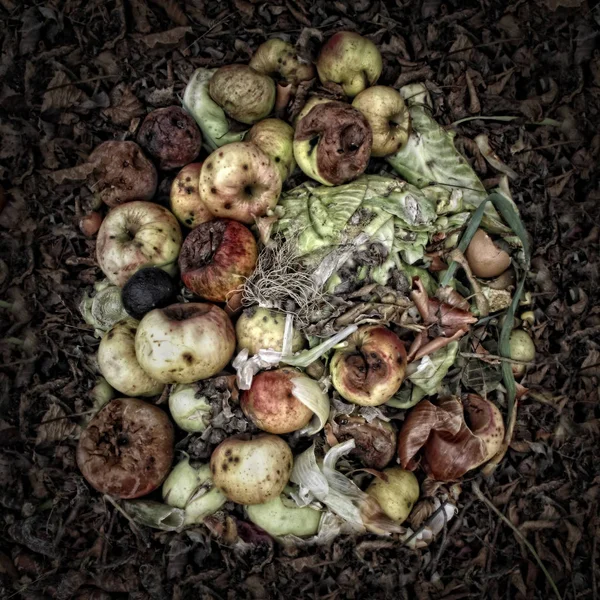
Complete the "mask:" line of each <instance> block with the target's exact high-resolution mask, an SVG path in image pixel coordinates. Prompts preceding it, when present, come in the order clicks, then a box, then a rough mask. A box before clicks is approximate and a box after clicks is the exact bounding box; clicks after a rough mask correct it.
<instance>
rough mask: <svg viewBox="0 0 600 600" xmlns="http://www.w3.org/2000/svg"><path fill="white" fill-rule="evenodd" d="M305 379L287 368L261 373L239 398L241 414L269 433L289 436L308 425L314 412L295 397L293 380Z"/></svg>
mask: <svg viewBox="0 0 600 600" xmlns="http://www.w3.org/2000/svg"><path fill="white" fill-rule="evenodd" d="M295 377H305V375H302V374H301V373H299V372H298V371H296V370H295V369H290V368H288V367H286V368H283V369H276V370H274V371H262V372H261V373H259V374H258V375H256V377H254V379H253V380H252V386H251V387H250V389H249V390H246V391H245V392H244V393H243V394H242V398H241V401H240V406H241V407H242V410H243V411H244V414H245V415H246V416H247V417H248V418H249V419H250V420H251V421H252V422H253V423H254V424H255V425H256V426H257V427H258V428H260V429H262V430H263V431H267V432H269V433H279V434H281V433H291V432H292V431H297V430H298V429H302V428H303V427H304V426H305V425H307V424H308V422H309V421H310V419H311V417H312V416H313V411H312V410H310V408H308V407H307V406H306V405H305V404H303V403H302V402H300V400H298V398H296V396H295V395H294V378H295Z"/></svg>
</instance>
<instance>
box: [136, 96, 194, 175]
mask: <svg viewBox="0 0 600 600" xmlns="http://www.w3.org/2000/svg"><path fill="white" fill-rule="evenodd" d="M137 140H138V144H139V145H140V146H141V147H142V148H144V150H146V152H148V154H150V156H152V157H153V158H154V159H155V160H156V161H157V162H158V166H159V167H160V168H161V169H166V170H169V169H177V168H179V167H183V165H186V164H188V163H190V162H192V161H193V160H194V159H195V158H196V156H198V154H199V152H200V148H201V147H202V134H201V133H200V130H199V129H198V125H196V121H194V119H193V117H192V116H191V115H190V114H188V113H187V112H185V110H183V108H180V107H179V106H167V107H166V108H157V109H156V110H153V111H152V112H151V113H149V114H148V115H147V116H146V118H145V119H144V121H143V122H142V125H141V127H140V130H139V132H138V135H137Z"/></svg>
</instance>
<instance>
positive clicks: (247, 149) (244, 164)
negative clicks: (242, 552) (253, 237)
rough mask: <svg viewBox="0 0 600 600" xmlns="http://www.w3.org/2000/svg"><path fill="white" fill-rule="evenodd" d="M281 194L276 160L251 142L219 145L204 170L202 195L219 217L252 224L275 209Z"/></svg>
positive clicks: (201, 172) (201, 182)
mask: <svg viewBox="0 0 600 600" xmlns="http://www.w3.org/2000/svg"><path fill="white" fill-rule="evenodd" d="M280 193H281V177H280V175H279V172H278V171H277V167H276V166H275V163H274V162H273V161H272V160H271V159H270V158H269V157H268V156H267V155H266V154H265V153H264V152H263V151H262V150H261V149H260V148H259V147H258V146H256V145H255V144H252V143H250V142H234V143H233V144H227V145H226V146H222V147H221V148H218V149H217V150H215V151H214V152H213V153H212V154H211V155H210V156H209V157H208V158H207V159H206V161H204V164H203V165H202V170H201V171H200V197H201V198H202V200H203V202H204V204H205V205H206V207H207V208H208V210H209V211H210V212H211V213H212V214H213V215H214V216H215V217H225V218H228V219H235V220H236V221H241V222H242V223H247V224H252V223H254V221H255V219H256V218H257V217H262V216H264V215H265V214H266V213H267V211H269V210H271V209H273V208H275V205H276V204H277V200H278V199H279V194H280Z"/></svg>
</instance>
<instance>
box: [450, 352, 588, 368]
mask: <svg viewBox="0 0 600 600" xmlns="http://www.w3.org/2000/svg"><path fill="white" fill-rule="evenodd" d="M460 355H461V356H463V357H464V358H479V359H480V360H482V361H483V362H485V359H486V358H490V359H492V360H498V361H500V362H507V363H510V364H512V365H528V366H532V365H535V363H534V362H532V361H530V360H515V359H513V358H506V357H504V356H498V355H497V354H478V353H477V352H461V353H460ZM586 368H587V367H586Z"/></svg>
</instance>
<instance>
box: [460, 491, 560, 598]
mask: <svg viewBox="0 0 600 600" xmlns="http://www.w3.org/2000/svg"><path fill="white" fill-rule="evenodd" d="M471 489H472V490H473V493H474V494H475V496H477V498H478V499H479V500H481V502H483V503H484V504H485V505H486V506H487V507H488V508H489V509H490V510H491V511H492V512H493V513H494V514H495V515H496V516H497V517H499V518H500V519H501V520H502V521H504V523H506V524H507V525H508V526H509V527H510V528H511V529H512V530H513V533H514V534H515V536H516V537H517V539H518V540H519V541H520V542H522V543H523V544H524V545H525V546H526V547H527V549H528V550H529V552H531V554H532V555H533V558H535V562H537V564H538V565H539V567H540V569H541V570H542V572H543V573H544V575H545V576H546V579H547V580H548V583H549V584H550V587H551V588H552V589H553V590H554V593H555V594H556V597H557V598H558V600H563V599H562V596H561V595H560V592H559V591H558V588H557V587H556V583H554V579H552V576H551V575H550V573H548V570H547V569H546V567H545V566H544V563H543V562H542V559H541V558H540V557H539V556H538V553H537V552H536V551H535V548H534V547H533V546H532V545H531V544H530V543H529V542H528V541H527V538H526V537H525V536H524V535H523V534H522V533H521V532H520V531H519V530H518V529H517V528H516V527H515V526H514V525H513V524H512V523H511V522H510V521H509V520H508V519H507V518H506V517H505V516H504V515H503V514H502V513H501V512H500V511H499V510H498V509H497V508H496V507H495V506H494V504H493V503H492V502H491V500H488V499H487V498H486V497H485V496H484V495H483V492H482V491H481V489H480V488H479V483H477V481H473V482H472V484H471Z"/></svg>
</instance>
